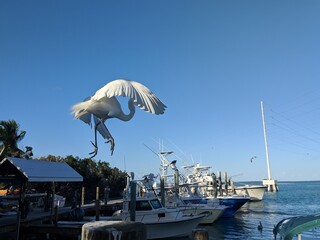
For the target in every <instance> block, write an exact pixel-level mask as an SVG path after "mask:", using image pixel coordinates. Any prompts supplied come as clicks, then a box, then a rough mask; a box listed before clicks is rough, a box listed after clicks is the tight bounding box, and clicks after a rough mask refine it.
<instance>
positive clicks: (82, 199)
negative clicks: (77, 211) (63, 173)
mask: <svg viewBox="0 0 320 240" xmlns="http://www.w3.org/2000/svg"><path fill="white" fill-rule="evenodd" d="M85 189H86V188H85V187H82V189H81V206H83V205H84V193H85Z"/></svg>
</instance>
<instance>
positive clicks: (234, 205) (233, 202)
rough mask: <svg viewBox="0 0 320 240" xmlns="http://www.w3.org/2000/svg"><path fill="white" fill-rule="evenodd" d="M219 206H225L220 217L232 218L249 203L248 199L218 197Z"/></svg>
mask: <svg viewBox="0 0 320 240" xmlns="http://www.w3.org/2000/svg"><path fill="white" fill-rule="evenodd" d="M218 199H219V201H220V204H221V205H224V206H227V207H228V208H227V209H226V210H225V211H224V213H223V214H222V216H221V217H233V216H234V214H235V213H236V212H237V211H238V210H239V209H240V208H241V207H242V206H243V205H244V204H246V203H247V202H248V201H249V198H241V197H239V198H235V197H218Z"/></svg>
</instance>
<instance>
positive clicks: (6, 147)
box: [0, 120, 32, 159]
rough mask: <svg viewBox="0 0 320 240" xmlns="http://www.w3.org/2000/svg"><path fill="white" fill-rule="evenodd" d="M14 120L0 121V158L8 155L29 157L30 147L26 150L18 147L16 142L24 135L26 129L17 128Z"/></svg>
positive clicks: (17, 125) (30, 154)
mask: <svg viewBox="0 0 320 240" xmlns="http://www.w3.org/2000/svg"><path fill="white" fill-rule="evenodd" d="M19 127H20V126H19V124H18V123H17V122H16V121H15V120H8V121H0V154H1V155H0V159H2V158H4V157H6V156H9V157H27V158H29V157H31V156H32V148H31V147H27V152H24V151H22V150H21V149H19V148H18V143H19V142H20V141H21V140H22V139H23V138H24V136H25V135H26V131H23V130H19Z"/></svg>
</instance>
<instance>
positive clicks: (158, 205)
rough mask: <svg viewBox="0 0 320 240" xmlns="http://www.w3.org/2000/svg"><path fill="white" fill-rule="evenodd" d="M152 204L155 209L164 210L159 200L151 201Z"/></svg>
mask: <svg viewBox="0 0 320 240" xmlns="http://www.w3.org/2000/svg"><path fill="white" fill-rule="evenodd" d="M150 203H151V205H152V207H153V208H154V209H158V208H162V205H161V203H160V202H159V200H158V199H154V200H151V201H150Z"/></svg>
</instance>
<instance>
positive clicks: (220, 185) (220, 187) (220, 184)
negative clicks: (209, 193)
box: [218, 171, 222, 196]
mask: <svg viewBox="0 0 320 240" xmlns="http://www.w3.org/2000/svg"><path fill="white" fill-rule="evenodd" d="M218 184H219V186H218V187H219V196H222V180H221V171H218Z"/></svg>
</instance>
